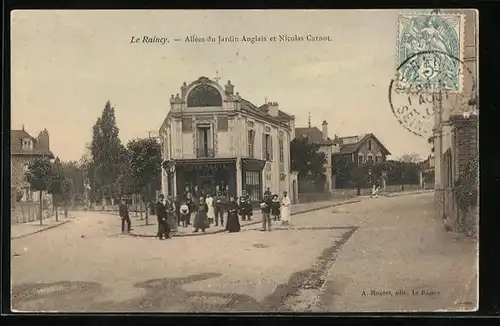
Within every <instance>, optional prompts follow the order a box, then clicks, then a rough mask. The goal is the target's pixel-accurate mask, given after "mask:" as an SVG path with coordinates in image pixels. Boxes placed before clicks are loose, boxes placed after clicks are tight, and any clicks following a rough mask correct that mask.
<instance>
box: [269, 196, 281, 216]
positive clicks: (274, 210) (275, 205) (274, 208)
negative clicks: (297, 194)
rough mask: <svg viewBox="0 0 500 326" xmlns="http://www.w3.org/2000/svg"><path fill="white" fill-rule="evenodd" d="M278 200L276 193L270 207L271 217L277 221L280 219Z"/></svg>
mask: <svg viewBox="0 0 500 326" xmlns="http://www.w3.org/2000/svg"><path fill="white" fill-rule="evenodd" d="M280 206H281V204H280V200H279V197H278V195H273V206H272V207H271V213H272V214H273V219H274V220H275V221H278V220H279V219H280Z"/></svg>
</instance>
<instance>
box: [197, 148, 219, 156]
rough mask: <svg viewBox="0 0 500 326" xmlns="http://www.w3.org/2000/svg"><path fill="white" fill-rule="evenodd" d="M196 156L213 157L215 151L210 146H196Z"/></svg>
mask: <svg viewBox="0 0 500 326" xmlns="http://www.w3.org/2000/svg"><path fill="white" fill-rule="evenodd" d="M196 157H215V151H214V150H213V149H212V148H197V149H196Z"/></svg>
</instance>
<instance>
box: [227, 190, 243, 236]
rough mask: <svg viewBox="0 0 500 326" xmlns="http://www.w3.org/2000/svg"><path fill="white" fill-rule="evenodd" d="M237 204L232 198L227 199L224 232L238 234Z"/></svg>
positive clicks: (239, 227)
mask: <svg viewBox="0 0 500 326" xmlns="http://www.w3.org/2000/svg"><path fill="white" fill-rule="evenodd" d="M238 209H239V206H238V203H237V202H236V200H235V199H234V197H233V196H231V197H230V198H229V203H228V204H227V206H226V210H227V220H226V231H229V232H230V233H232V232H239V231H240V229H241V226H240V219H239V218H238Z"/></svg>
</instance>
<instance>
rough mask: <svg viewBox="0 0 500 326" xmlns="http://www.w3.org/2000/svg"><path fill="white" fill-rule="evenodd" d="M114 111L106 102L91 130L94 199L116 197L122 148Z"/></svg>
mask: <svg viewBox="0 0 500 326" xmlns="http://www.w3.org/2000/svg"><path fill="white" fill-rule="evenodd" d="M118 132H119V129H118V127H117V126H116V118H115V109H114V108H113V107H112V106H111V103H110V102H109V101H107V102H106V105H105V107H104V110H103V112H102V115H101V117H100V118H98V119H97V121H96V123H95V125H94V126H93V128H92V142H91V144H90V152H91V155H92V166H91V168H92V171H93V175H92V177H93V178H92V179H93V180H92V188H91V189H92V191H93V195H94V197H95V199H102V198H103V197H104V198H113V197H116V195H117V189H116V187H117V184H116V182H117V179H118V176H119V174H120V170H121V158H122V155H123V152H124V147H123V145H122V144H121V141H120V139H119V138H118Z"/></svg>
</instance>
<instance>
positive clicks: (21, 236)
mask: <svg viewBox="0 0 500 326" xmlns="http://www.w3.org/2000/svg"><path fill="white" fill-rule="evenodd" d="M69 222H73V220H65V221H61V223H59V224H55V225H51V226H48V227H46V228H43V229H39V230H36V231H35V232H31V233H26V234H23V235H18V236H17V237H13V238H12V237H11V238H10V240H16V239H20V238H24V237H27V236H29V235H33V234H37V233H40V232H43V231H47V230H50V229H53V228H56V227H58V226H61V225H64V224H66V223H69Z"/></svg>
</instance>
